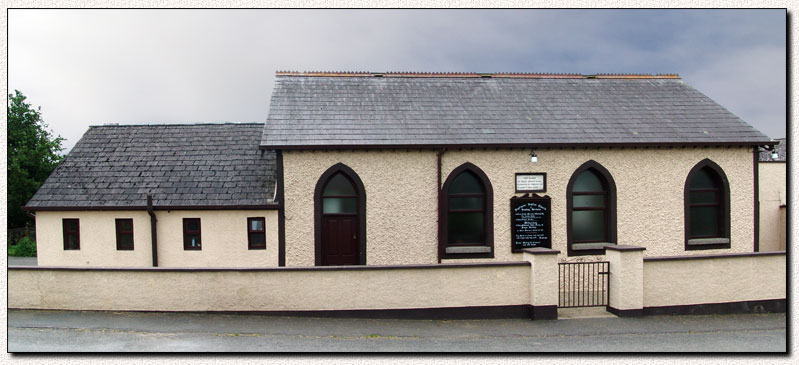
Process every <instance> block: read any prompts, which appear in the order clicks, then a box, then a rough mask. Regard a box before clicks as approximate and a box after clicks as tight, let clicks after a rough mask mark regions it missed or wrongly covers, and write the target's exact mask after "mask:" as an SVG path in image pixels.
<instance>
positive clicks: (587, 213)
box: [572, 210, 607, 242]
mask: <svg viewBox="0 0 799 365" xmlns="http://www.w3.org/2000/svg"><path fill="white" fill-rule="evenodd" d="M605 228H606V227H605V211H604V210H583V211H573V212H572V234H573V235H574V241H575V242H576V241H600V242H604V241H606V240H607V235H606V234H605Z"/></svg>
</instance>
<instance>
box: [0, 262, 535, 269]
mask: <svg viewBox="0 0 799 365" xmlns="http://www.w3.org/2000/svg"><path fill="white" fill-rule="evenodd" d="M503 266H530V263H529V262H528V261H502V262H477V263H457V264H418V265H373V266H368V265H346V266H308V267H252V268H250V267H80V266H8V271H12V270H30V271H134V272H135V271H142V272H146V271H152V272H225V271H234V272H266V271H363V270H416V269H460V268H480V267H503Z"/></svg>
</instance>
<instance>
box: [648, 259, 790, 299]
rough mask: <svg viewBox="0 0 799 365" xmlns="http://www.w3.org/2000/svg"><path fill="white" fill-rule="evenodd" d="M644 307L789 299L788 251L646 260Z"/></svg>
mask: <svg viewBox="0 0 799 365" xmlns="http://www.w3.org/2000/svg"><path fill="white" fill-rule="evenodd" d="M643 271H644V288H643V289H644V290H643V294H644V295H643V296H644V298H643V301H644V303H643V306H644V308H647V307H667V306H686V305H701V304H718V303H737V302H756V301H768V300H776V299H781V300H785V299H786V261H785V252H773V253H749V254H728V255H712V256H711V255H707V256H688V257H649V258H644V269H643Z"/></svg>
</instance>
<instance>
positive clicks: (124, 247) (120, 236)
mask: <svg viewBox="0 0 799 365" xmlns="http://www.w3.org/2000/svg"><path fill="white" fill-rule="evenodd" d="M116 226H117V251H133V219H130V218H119V219H117V220H116Z"/></svg>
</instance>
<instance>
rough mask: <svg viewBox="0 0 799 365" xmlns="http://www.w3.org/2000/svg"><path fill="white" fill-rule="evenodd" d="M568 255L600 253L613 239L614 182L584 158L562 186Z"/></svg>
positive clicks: (593, 163) (614, 230) (614, 212)
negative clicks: (564, 185)
mask: <svg viewBox="0 0 799 365" xmlns="http://www.w3.org/2000/svg"><path fill="white" fill-rule="evenodd" d="M566 195H567V197H566V198H567V209H566V210H567V219H566V220H567V227H568V230H567V241H568V247H567V248H568V254H569V256H576V255H602V254H604V253H605V250H604V246H606V245H608V244H615V243H616V184H615V182H614V181H613V177H612V176H611V175H610V173H609V172H608V170H607V169H605V168H604V167H602V165H600V164H599V163H597V162H595V161H588V162H586V163H584V164H583V165H582V166H580V167H579V168H577V170H575V172H574V174H572V177H571V179H570V180H569V184H568V186H567V190H566Z"/></svg>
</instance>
